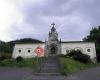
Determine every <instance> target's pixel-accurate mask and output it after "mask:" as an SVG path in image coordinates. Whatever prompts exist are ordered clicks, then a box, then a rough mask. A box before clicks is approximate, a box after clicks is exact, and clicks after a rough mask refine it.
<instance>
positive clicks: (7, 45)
mask: <svg viewBox="0 0 100 80" xmlns="http://www.w3.org/2000/svg"><path fill="white" fill-rule="evenodd" d="M16 43H43V42H42V41H40V40H37V39H32V38H24V39H19V40H13V41H9V42H4V41H1V45H0V53H12V51H13V47H14V44H16Z"/></svg>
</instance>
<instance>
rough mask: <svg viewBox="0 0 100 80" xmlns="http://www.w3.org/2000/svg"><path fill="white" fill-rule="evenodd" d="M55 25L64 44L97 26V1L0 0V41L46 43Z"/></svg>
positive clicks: (99, 1)
mask: <svg viewBox="0 0 100 80" xmlns="http://www.w3.org/2000/svg"><path fill="white" fill-rule="evenodd" d="M52 22H54V23H55V24H56V25H55V27H56V29H57V31H58V34H59V38H62V40H63V41H70V40H71V41H76V40H82V38H84V37H85V36H86V35H88V33H89V31H90V29H91V28H92V27H95V26H98V25H100V0H0V40H3V41H10V40H15V39H20V38H35V39H39V40H45V39H47V37H48V33H49V31H50V29H51V27H52V26H51V23H52Z"/></svg>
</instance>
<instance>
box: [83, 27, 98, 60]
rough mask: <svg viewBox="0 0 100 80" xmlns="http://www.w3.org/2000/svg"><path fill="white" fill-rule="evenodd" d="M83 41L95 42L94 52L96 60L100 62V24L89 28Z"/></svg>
mask: <svg viewBox="0 0 100 80" xmlns="http://www.w3.org/2000/svg"><path fill="white" fill-rule="evenodd" d="M83 41H94V42H95V44H96V54H97V61H98V62H100V26H98V27H94V28H92V29H91V30H90V33H89V35H87V36H86V37H85V38H84V39H83Z"/></svg>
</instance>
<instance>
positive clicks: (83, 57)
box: [66, 50, 91, 63]
mask: <svg viewBox="0 0 100 80" xmlns="http://www.w3.org/2000/svg"><path fill="white" fill-rule="evenodd" d="M66 56H70V57H72V58H73V59H75V60H78V61H80V62H82V63H90V62H91V60H90V56H89V55H87V54H83V53H82V52H81V51H80V50H72V51H70V52H69V53H68V54H66Z"/></svg>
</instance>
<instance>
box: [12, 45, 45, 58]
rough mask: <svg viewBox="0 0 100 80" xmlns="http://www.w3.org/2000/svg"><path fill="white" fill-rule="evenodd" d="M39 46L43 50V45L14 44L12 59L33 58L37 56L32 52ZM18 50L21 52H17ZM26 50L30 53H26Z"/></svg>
mask: <svg viewBox="0 0 100 80" xmlns="http://www.w3.org/2000/svg"><path fill="white" fill-rule="evenodd" d="M39 46H40V47H42V48H43V49H44V44H43V43H37V44H36V43H35V44H32V43H31V44H15V47H14V50H13V54H12V57H13V58H16V57H18V56H21V57H24V58H31V57H35V56H37V54H36V53H35V52H34V50H35V49H36V48H37V47H39ZM19 50H21V52H19ZM28 50H30V52H28ZM43 54H44V53H43Z"/></svg>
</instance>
